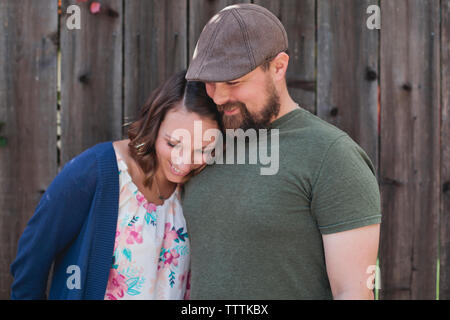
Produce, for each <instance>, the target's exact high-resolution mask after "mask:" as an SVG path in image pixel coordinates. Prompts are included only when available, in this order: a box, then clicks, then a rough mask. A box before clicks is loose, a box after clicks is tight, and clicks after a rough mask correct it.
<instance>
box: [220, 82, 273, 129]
mask: <svg viewBox="0 0 450 320" xmlns="http://www.w3.org/2000/svg"><path fill="white" fill-rule="evenodd" d="M266 92H267V94H268V99H267V102H266V105H265V106H264V108H263V109H262V110H261V111H260V112H259V114H257V115H254V114H251V113H250V112H249V111H248V109H247V106H246V105H245V104H244V103H242V102H234V103H227V104H224V105H220V106H217V109H218V110H219V112H220V113H221V114H222V122H223V126H224V127H225V129H234V130H236V129H243V130H244V131H246V130H248V129H255V130H259V129H267V128H268V127H269V126H270V123H271V120H272V118H274V117H276V116H278V114H279V113H280V97H279V96H278V94H277V92H276V90H275V87H274V85H273V83H271V82H268V84H267V87H266ZM236 107H237V108H239V110H240V112H239V113H238V114H236V115H232V116H227V115H225V114H224V110H232V109H233V108H236Z"/></svg>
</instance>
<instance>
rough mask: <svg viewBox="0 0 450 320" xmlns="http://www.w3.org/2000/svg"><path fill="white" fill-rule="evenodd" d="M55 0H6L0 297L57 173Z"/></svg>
mask: <svg viewBox="0 0 450 320" xmlns="http://www.w3.org/2000/svg"><path fill="white" fill-rule="evenodd" d="M57 9H58V8H57V2H56V1H54V0H42V1H27V0H17V1H9V0H0V70H1V71H0V122H1V123H3V125H1V126H0V127H1V128H0V137H3V138H4V139H6V145H4V146H3V145H2V146H0V189H1V191H0V299H9V297H10V286H11V283H12V277H11V275H10V271H9V270H10V269H9V268H10V264H11V263H12V261H13V260H14V258H15V257H16V253H17V243H18V240H19V237H20V235H21V234H22V232H23V230H24V228H25V226H26V224H27V222H28V220H29V219H30V217H31V216H32V215H33V213H34V211H35V209H36V206H37V204H38V202H39V200H40V198H41V196H42V194H43V192H44V191H45V189H46V188H47V186H48V185H49V184H50V182H51V181H52V179H53V177H54V176H55V175H56V172H57V156H56V107H57V101H56V76H57V46H56V44H55V42H54V40H55V35H56V34H57V30H58V17H57V14H58V13H57Z"/></svg>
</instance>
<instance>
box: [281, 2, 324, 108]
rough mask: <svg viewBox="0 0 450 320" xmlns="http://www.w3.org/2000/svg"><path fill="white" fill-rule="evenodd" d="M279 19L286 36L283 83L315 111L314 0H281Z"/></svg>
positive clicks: (306, 106)
mask: <svg viewBox="0 0 450 320" xmlns="http://www.w3.org/2000/svg"><path fill="white" fill-rule="evenodd" d="M281 6H282V7H281V21H282V22H283V24H284V26H285V28H286V32H287V34H288V37H289V54H290V58H291V59H290V62H289V69H288V72H287V84H288V88H289V93H290V94H291V96H292V99H294V101H296V102H297V103H299V104H300V105H301V106H302V108H304V109H306V110H309V111H310V112H311V113H313V114H315V113H316V52H315V51H316V1H315V0H300V1H297V0H283V1H282V2H281Z"/></svg>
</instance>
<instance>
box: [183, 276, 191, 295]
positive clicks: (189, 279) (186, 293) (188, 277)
mask: <svg viewBox="0 0 450 320" xmlns="http://www.w3.org/2000/svg"><path fill="white" fill-rule="evenodd" d="M190 298H191V270H189V272H188V275H187V281H186V292H185V293H184V300H189V299H190Z"/></svg>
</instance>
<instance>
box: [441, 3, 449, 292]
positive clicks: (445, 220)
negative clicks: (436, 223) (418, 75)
mask: <svg viewBox="0 0 450 320" xmlns="http://www.w3.org/2000/svg"><path fill="white" fill-rule="evenodd" d="M441 4H442V7H441V17H442V21H441V30H442V35H441V76H442V85H441V88H442V113H441V114H442V120H441V128H442V133H441V153H442V154H441V183H442V187H441V220H440V235H441V237H440V251H439V253H440V254H439V255H440V257H439V260H440V277H439V299H442V300H449V299H450V229H449V228H450V1H448V0H446V1H441Z"/></svg>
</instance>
